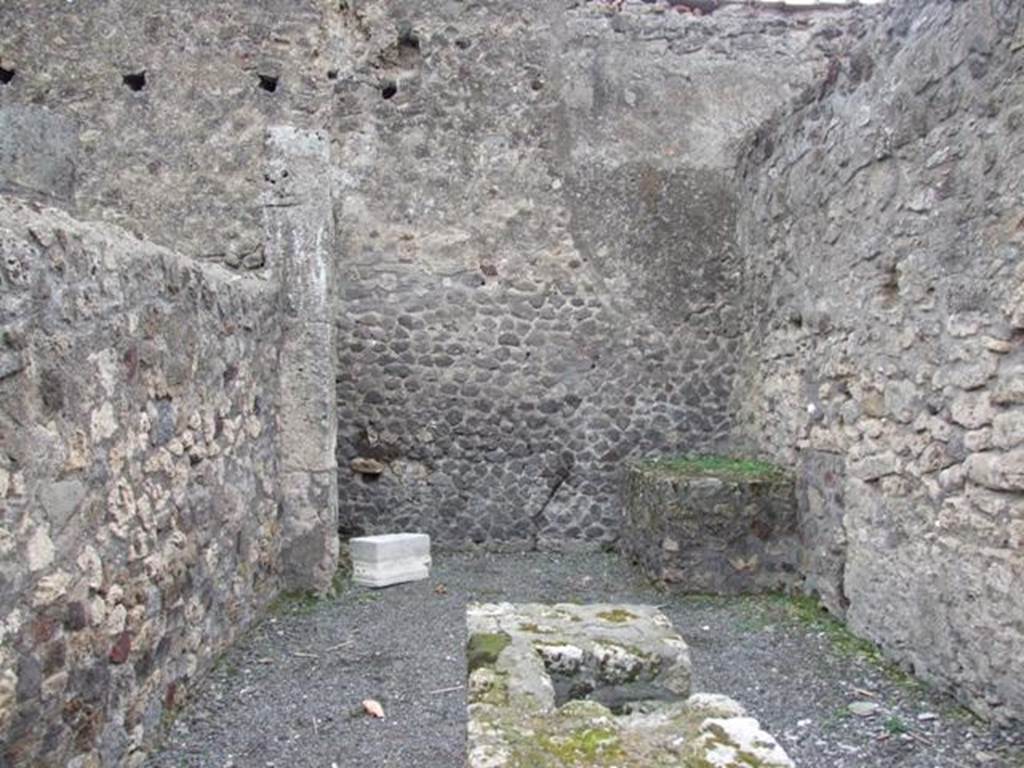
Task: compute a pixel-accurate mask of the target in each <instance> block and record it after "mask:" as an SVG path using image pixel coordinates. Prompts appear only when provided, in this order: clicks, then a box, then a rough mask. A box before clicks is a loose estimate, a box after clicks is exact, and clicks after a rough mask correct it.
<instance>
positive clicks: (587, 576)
mask: <svg viewBox="0 0 1024 768" xmlns="http://www.w3.org/2000/svg"><path fill="white" fill-rule="evenodd" d="M502 600H509V601H515V602H519V601H522V602H526V601H535V602H559V601H567V602H598V601H600V602H631V603H649V604H653V605H659V606H661V608H662V610H663V612H664V613H665V614H666V615H667V616H668V617H669V618H670V619H672V621H673V622H674V624H675V626H676V627H677V629H678V630H679V632H680V633H681V634H682V636H683V637H684V639H685V640H686V641H687V643H688V644H689V646H690V652H691V655H692V659H693V674H694V685H693V688H694V690H695V691H712V692H716V693H723V694H726V695H728V696H731V697H733V698H735V699H737V700H738V701H739V702H741V703H742V704H743V705H744V706H745V707H746V708H747V709H748V710H749V712H750V714H751V715H752V716H754V717H757V718H758V719H759V720H760V721H761V723H762V724H763V726H764V727H765V729H766V730H768V731H769V732H770V733H772V734H773V735H775V736H776V738H778V739H779V741H780V743H781V744H782V745H783V746H784V747H785V749H786V751H787V752H788V753H789V755H790V756H791V757H792V758H793V759H794V760H795V761H796V763H797V765H798V766H801V768H854V767H856V768H875V767H878V766H885V768H890V767H892V766H901V767H902V766H906V767H907V768H969V767H971V766H984V767H985V768H1022V767H1024V729H1019V728H1018V729H997V728H994V727H992V726H989V725H987V724H984V723H981V722H979V721H977V720H976V719H974V718H973V717H972V716H971V715H970V714H969V713H967V712H966V711H964V710H963V709H961V708H960V707H958V706H957V705H956V704H955V702H954V701H953V700H952V699H950V698H949V697H947V696H944V695H942V694H941V693H939V692H937V691H933V690H930V689H929V688H927V687H926V686H924V685H923V684H921V683H918V682H915V681H914V680H912V679H910V678H907V677H905V676H903V675H901V674H900V673H898V672H897V671H896V670H894V669H892V668H890V667H888V666H887V665H886V664H885V663H884V662H882V661H881V660H880V659H879V658H878V657H877V655H876V654H874V653H872V652H871V650H870V647H869V646H867V645H865V644H862V643H860V642H857V641H855V640H854V639H853V638H851V637H850V636H849V635H847V634H846V633H845V632H843V631H842V630H841V629H839V628H838V626H837V625H835V624H834V623H832V622H830V621H829V620H827V619H826V618H825V617H824V616H823V615H821V614H819V613H818V612H817V611H816V610H815V609H814V607H813V605H811V604H810V603H809V602H807V601H796V602H794V601H790V600H787V599H783V598H779V597H772V596H767V597H749V598H747V597H740V598H717V597H694V596H681V595H672V594H669V593H665V592H662V591H659V590H657V589H655V588H654V587H652V586H651V585H650V584H648V583H647V582H646V581H645V580H644V579H643V578H641V577H640V576H639V575H638V574H637V573H636V572H635V571H634V570H632V569H631V568H630V567H629V566H628V565H627V564H626V563H625V562H624V561H623V560H622V559H620V558H618V557H616V556H613V555H607V554H582V555H581V554H574V555H558V554H550V553H540V554H528V555H487V554H475V555H471V554H444V553H437V554H435V565H434V568H433V572H432V574H431V578H430V579H429V580H427V581H421V582H417V583H413V584H404V585H400V586H395V587H389V588H387V589H383V590H371V589H366V588H362V587H355V586H348V587H347V588H345V589H344V590H343V591H342V593H341V595H340V596H338V597H336V598H333V599H330V600H323V601H307V600H301V599H292V600H282V601H280V603H279V604H278V606H277V607H276V608H275V610H274V611H273V612H272V613H271V615H269V616H268V617H267V618H266V619H265V620H264V621H263V622H262V623H261V624H259V625H258V626H256V627H255V628H253V629H252V630H251V631H250V632H249V633H248V634H247V636H246V637H245V638H243V640H242V641H241V642H239V643H238V644H237V645H236V646H235V647H234V648H233V649H232V650H231V651H230V652H229V653H227V654H226V655H225V656H224V657H223V658H222V659H221V660H220V662H219V663H218V665H217V667H216V669H215V670H214V672H213V673H212V674H211V675H210V676H209V677H208V678H207V679H206V681H205V683H204V685H203V686H202V687H201V689H200V690H199V691H198V692H197V693H196V696H195V697H194V699H193V701H192V702H191V703H190V704H189V705H188V706H187V707H186V708H185V709H184V710H183V711H181V712H180V714H179V716H178V717H177V719H176V720H175V721H174V723H173V724H172V725H171V726H170V728H169V731H168V733H167V737H166V740H165V742H164V744H163V749H162V751H159V752H157V753H155V754H154V755H153V756H152V758H151V759H150V760H149V761H148V762H147V763H146V765H147V766H150V768H157V766H159V767H161V768H172V767H173V768H184V767H185V766H190V767H191V766H195V767H196V768H198V767H199V766H202V768H229V767H232V766H233V767H236V768H300V767H303V766H311V767H312V766H316V767H318V768H334V767H336V768H349V767H352V768H355V767H356V766H359V767H360V768H367V767H369V766H374V767H376V766H381V767H383V766H389V767H390V766H393V767H394V768H420V767H422V768H447V767H449V766H450V767H451V768H462V766H463V765H464V764H465V732H466V690H465V682H466V661H465V642H466V621H465V606H466V604H467V603H468V602H474V601H486V602H495V601H502ZM367 698H373V699H377V700H379V701H380V702H381V704H382V705H383V708H384V711H385V714H386V717H385V718H384V719H383V720H377V719H373V718H370V717H368V716H366V715H365V713H364V712H363V709H362V707H361V704H360V702H362V700H364V699H367Z"/></svg>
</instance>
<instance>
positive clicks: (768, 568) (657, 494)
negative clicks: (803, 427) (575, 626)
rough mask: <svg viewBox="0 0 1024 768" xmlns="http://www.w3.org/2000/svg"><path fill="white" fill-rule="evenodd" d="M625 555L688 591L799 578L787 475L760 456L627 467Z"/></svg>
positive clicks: (749, 589) (761, 587)
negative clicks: (751, 458) (757, 457)
mask: <svg viewBox="0 0 1024 768" xmlns="http://www.w3.org/2000/svg"><path fill="white" fill-rule="evenodd" d="M625 515H626V520H625V524H624V527H623V531H622V536H621V538H620V541H619V548H620V550H621V551H622V553H623V554H624V555H626V556H627V557H629V558H630V559H631V560H633V562H635V563H637V564H638V565H639V566H640V567H641V568H642V569H643V571H644V572H645V573H646V574H647V575H648V576H649V577H651V578H653V579H656V580H659V581H664V582H669V583H672V584H676V585H678V586H679V587H680V588H681V589H684V590H686V591H689V592H700V593H711V594H742V593H754V592H766V591H774V590H780V589H787V588H789V587H792V586H795V585H797V584H798V583H799V581H800V574H799V570H798V564H799V561H800V560H799V558H800V535H799V528H798V523H797V507H796V492H795V483H794V480H793V477H792V476H791V475H790V474H788V473H787V472H785V471H783V470H782V469H780V468H778V467H775V466H773V465H771V464H767V463H764V462H760V461H751V460H745V459H726V458H719V457H697V458H682V459H662V460H650V461H643V462H637V463H634V464H631V465H629V467H628V468H627V476H626V486H625Z"/></svg>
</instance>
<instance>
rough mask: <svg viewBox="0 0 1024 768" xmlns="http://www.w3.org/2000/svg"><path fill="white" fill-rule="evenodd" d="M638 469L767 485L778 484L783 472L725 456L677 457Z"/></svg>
mask: <svg viewBox="0 0 1024 768" xmlns="http://www.w3.org/2000/svg"><path fill="white" fill-rule="evenodd" d="M638 466H639V467H640V468H641V469H647V470H655V471H658V472H664V473H667V474H673V475H678V476H679V477H716V478H719V479H722V480H730V481H734V482H771V481H775V480H782V479H784V478H785V477H786V472H785V471H784V470H783V469H782V468H781V467H777V466H775V465H774V464H769V463H768V462H766V461H760V460H758V459H742V458H733V457H728V456H680V457H676V458H659V459H647V460H645V461H642V462H639V464H638Z"/></svg>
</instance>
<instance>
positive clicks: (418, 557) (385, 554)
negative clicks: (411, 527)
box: [349, 533, 431, 587]
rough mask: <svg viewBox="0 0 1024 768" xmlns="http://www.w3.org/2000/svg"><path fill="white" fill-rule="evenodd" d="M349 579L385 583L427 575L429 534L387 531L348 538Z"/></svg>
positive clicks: (371, 584)
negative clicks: (349, 554) (385, 532)
mask: <svg viewBox="0 0 1024 768" xmlns="http://www.w3.org/2000/svg"><path fill="white" fill-rule="evenodd" d="M349 551H350V553H351V555H352V580H353V581H354V582H355V583H356V584H362V585H364V586H367V587H387V586H391V585H392V584H402V583H404V582H407V581H419V580H420V579H426V578H428V577H429V576H430V562H431V561H430V537H429V536H428V535H427V534H425V533H388V534H383V535H381V536H360V537H358V538H354V539H349Z"/></svg>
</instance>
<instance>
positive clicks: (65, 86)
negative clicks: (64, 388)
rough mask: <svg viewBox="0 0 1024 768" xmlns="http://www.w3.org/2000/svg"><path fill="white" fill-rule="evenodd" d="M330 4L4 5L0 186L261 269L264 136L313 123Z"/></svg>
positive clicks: (189, 251)
mask: <svg viewBox="0 0 1024 768" xmlns="http://www.w3.org/2000/svg"><path fill="white" fill-rule="evenodd" d="M337 5H338V4H337V3H336V2H326V1H321V0H265V1H262V2H258V3H252V2H243V1H241V0H210V1H208V2H203V3H202V4H196V3H191V2H181V1H180V0H141V1H140V0H98V1H96V2H93V1H92V0H90V1H89V2H55V3H38V2H34V1H33V0H8V1H6V2H4V3H3V4H2V5H0V66H2V67H3V68H4V69H5V70H6V71H8V72H13V76H12V77H11V78H10V79H9V82H6V83H2V82H0V191H5V192H11V191H17V192H19V193H21V194H32V195H34V196H38V195H45V196H47V197H48V198H49V199H52V200H54V201H58V202H59V203H60V204H61V206H62V207H68V208H73V209H74V210H75V211H76V212H77V214H78V215H79V216H80V217H81V218H85V219H102V220H105V221H111V222H115V223H117V224H119V225H121V226H123V227H125V228H127V229H130V230H131V231H133V232H135V233H137V234H139V235H141V236H143V237H145V238H146V239H148V240H152V241H154V242H156V243H159V244H161V245H165V246H168V247H170V248H172V249H174V250H175V251H177V252H179V253H182V254H185V255H188V256H192V257H196V258H201V259H204V260H211V261H217V262H220V263H223V264H225V265H227V266H230V267H232V268H237V269H241V270H258V269H260V268H262V267H263V265H264V263H265V260H266V259H265V255H264V254H263V250H262V246H263V238H262V235H263V231H262V226H261V221H262V209H261V206H260V204H259V196H260V193H261V191H262V185H263V141H264V132H265V130H266V128H267V127H268V126H269V125H276V124H290V125H296V126H302V127H316V126H318V125H320V124H321V123H322V120H321V119H320V118H319V117H318V113H321V112H324V111H328V110H329V105H330V102H331V98H330V87H331V85H332V82H331V80H330V78H329V73H330V72H332V71H334V70H335V69H336V68H337V65H336V64H335V63H334V62H332V61H331V60H330V59H329V57H328V55H327V51H328V45H327V43H326V40H327V36H328V33H329V30H330V29H331V24H332V20H333V18H334V15H335V14H336V13H337ZM338 55H339V56H342V55H343V52H338ZM140 75H142V76H144V83H142V82H141V81H140V80H139V76H140ZM126 77H127V78H129V81H128V82H126V81H125V78H126ZM133 77H134V78H135V79H132V78H133ZM271 87H272V88H273V90H272V91H271V90H267V89H268V88H271Z"/></svg>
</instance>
